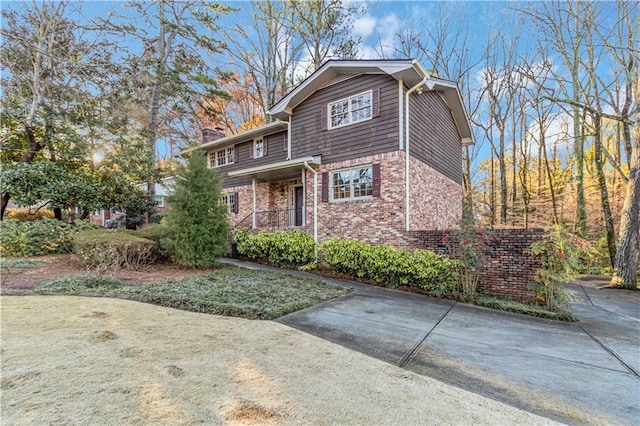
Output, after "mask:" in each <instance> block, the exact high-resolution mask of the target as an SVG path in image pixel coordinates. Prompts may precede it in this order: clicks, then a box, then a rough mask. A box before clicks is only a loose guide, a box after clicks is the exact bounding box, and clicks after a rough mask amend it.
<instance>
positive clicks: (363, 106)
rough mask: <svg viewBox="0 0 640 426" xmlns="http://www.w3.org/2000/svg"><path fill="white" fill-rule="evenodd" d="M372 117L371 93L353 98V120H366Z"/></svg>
mask: <svg viewBox="0 0 640 426" xmlns="http://www.w3.org/2000/svg"><path fill="white" fill-rule="evenodd" d="M369 117H371V94H370V93H367V94H364V95H360V96H356V97H354V98H351V121H361V120H366V119H367V118H369Z"/></svg>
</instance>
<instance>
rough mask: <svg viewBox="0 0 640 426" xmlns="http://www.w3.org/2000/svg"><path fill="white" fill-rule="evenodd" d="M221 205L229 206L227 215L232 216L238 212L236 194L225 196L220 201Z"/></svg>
mask: <svg viewBox="0 0 640 426" xmlns="http://www.w3.org/2000/svg"><path fill="white" fill-rule="evenodd" d="M220 204H222V205H223V206H227V213H229V214H231V213H234V212H235V211H236V194H235V193H230V194H223V195H222V198H221V200H220Z"/></svg>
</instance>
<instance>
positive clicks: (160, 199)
mask: <svg viewBox="0 0 640 426" xmlns="http://www.w3.org/2000/svg"><path fill="white" fill-rule="evenodd" d="M153 200H154V201H155V203H156V206H158V207H164V196H162V195H157V194H156V195H154V196H153Z"/></svg>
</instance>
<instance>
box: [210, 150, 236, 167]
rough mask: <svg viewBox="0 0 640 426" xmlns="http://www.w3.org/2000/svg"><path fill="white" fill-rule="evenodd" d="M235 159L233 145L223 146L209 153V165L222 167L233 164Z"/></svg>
mask: <svg viewBox="0 0 640 426" xmlns="http://www.w3.org/2000/svg"><path fill="white" fill-rule="evenodd" d="M234 161H235V151H234V149H233V147H231V148H223V149H219V150H217V151H211V152H210V153H209V167H210V168H214V167H220V166H226V165H228V164H233V163H234Z"/></svg>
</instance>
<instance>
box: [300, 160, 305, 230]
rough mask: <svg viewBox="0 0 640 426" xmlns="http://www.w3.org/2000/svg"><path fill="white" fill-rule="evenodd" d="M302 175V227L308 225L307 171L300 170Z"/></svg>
mask: <svg viewBox="0 0 640 426" xmlns="http://www.w3.org/2000/svg"><path fill="white" fill-rule="evenodd" d="M300 174H301V175H302V226H305V225H306V224H307V171H306V170H305V169H300Z"/></svg>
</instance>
